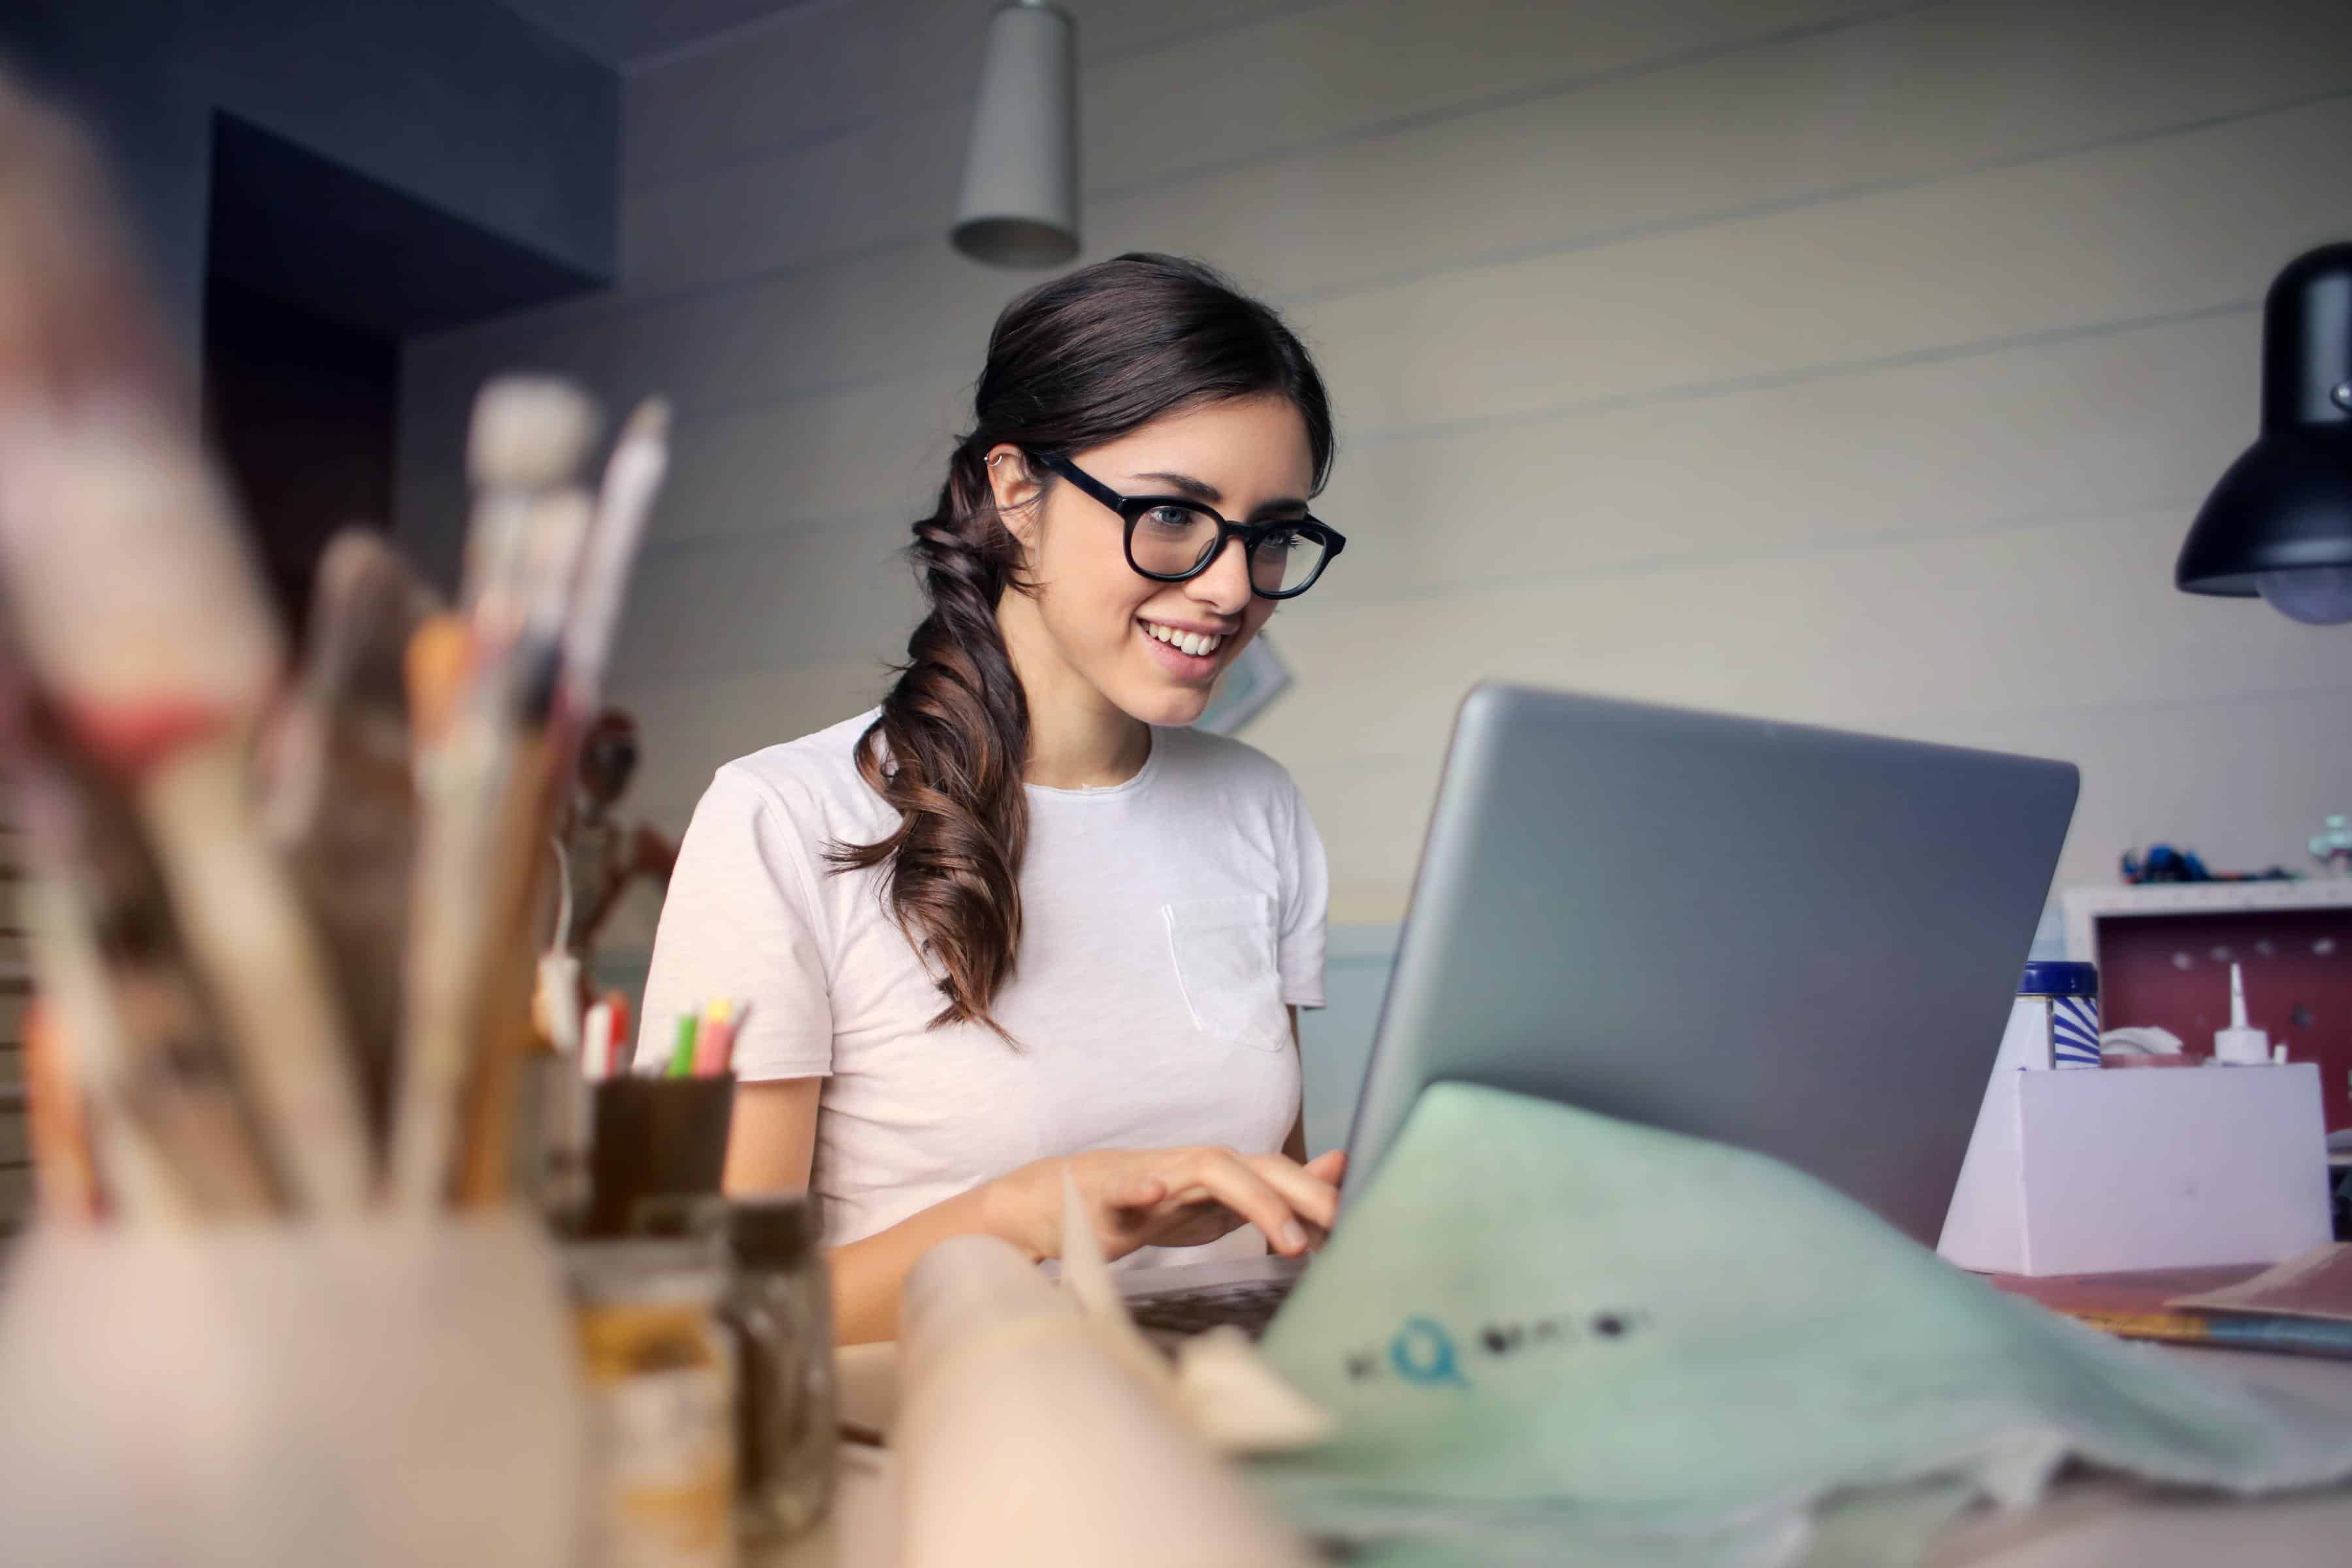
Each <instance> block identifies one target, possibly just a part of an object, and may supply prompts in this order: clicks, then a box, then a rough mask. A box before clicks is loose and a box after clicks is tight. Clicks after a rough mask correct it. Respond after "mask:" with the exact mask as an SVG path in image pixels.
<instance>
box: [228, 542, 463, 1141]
mask: <svg viewBox="0 0 2352 1568" xmlns="http://www.w3.org/2000/svg"><path fill="white" fill-rule="evenodd" d="M440 607H441V605H440V595H437V594H436V593H435V592H434V591H433V589H432V587H431V586H430V585H429V584H426V583H425V581H424V579H423V578H421V577H419V576H418V575H417V574H416V573H415V570H414V569H413V568H411V567H410V566H409V565H408V563H406V562H405V561H404V560H402V559H401V557H400V556H399V555H398V553H396V552H394V550H393V548H392V546H391V545H390V543H389V542H386V541H385V540H384V539H383V536H382V535H381V534H378V533H376V532H373V531H369V530H365V529H358V528H353V529H347V530H345V531H343V532H341V533H339V534H337V535H336V536H335V538H334V539H332V540H331V541H330V542H329V543H328V545H327V548H326V551H325V552H324V553H323V554H322V555H321V556H320V562H319V569H318V576H317V581H316V587H315V590H314V594H313V597H312V603H311V609H310V635H309V646H308V647H307V649H306V653H305V657H304V658H303V662H302V668H301V672H300V674H299V677H298V679H296V681H295V682H294V684H293V686H292V687H291V688H289V690H288V692H287V694H286V697H285V700H283V701H282V702H281V703H280V704H279V705H278V709H277V710H276V711H275V712H274V713H273V714H272V715H271V720H270V723H269V726H268V731H267V734H266V736H265V739H264V743H263V745H262V747H261V748H260V751H259V752H258V754H257V763H258V772H259V794H260V799H261V816H262V820H263V822H264V824H265V825H266V826H267V828H268V833H269V837H270V839H271V842H272V843H273V844H275V845H276V847H277V848H278V854H279V855H280V856H281V857H282V858H284V859H285V860H286V862H287V864H288V865H289V867H290V868H292V870H293V872H294V877H295V880H296V883H297V885H298V886H299V888H300V889H301V893H302V898H303V902H304V904H305V905H306V906H307V907H308V909H309V910H310V916H311V919H312V921H313V922H314V923H315V924H316V925H317V927H318V929H319V932H320V939H321V942H323V944H324V946H325V949H326V952H327V958H328V963H329V965H330V968H331V971H332V973H333V976H334V984H335V990H336V994H337V995H338V996H339V997H340V998H341V1002H342V1006H343V1012H344V1016H346V1018H347V1019H348V1020H349V1022H350V1026H351V1032H352V1049H353V1051H354V1053H355V1063H354V1066H355V1070H356V1073H357V1076H358V1079H359V1087H360V1091H361V1097H362V1103H363V1105H364V1107H365V1110H366V1113H367V1117H368V1124H369V1129H370V1131H371V1133H372V1140H371V1141H372V1142H373V1145H374V1146H375V1147H376V1148H378V1149H382V1148H384V1147H387V1146H388V1139H389V1130H390V1121H391V1111H392V1077H393V1070H394V1065H393V1064H394V1055H395V1051H396V1048H397V1045H398V1035H399V1019H400V985H401V972H400V956H399V955H400V944H401V942H402V941H403V940H404V937H405V935H406V933H407V930H408V897H409V889H410V868H411V866H412V865H413V863H414V860H415V843H416V822H415V818H416V791H415V784H414V782H413V774H412V770H411V768H410V736H409V729H410V723H409V712H408V700H407V694H406V680H405V677H404V662H405V659H406V657H407V649H408V646H409V643H410V641H411V639H412V638H413V637H415V633H416V630H417V628H418V627H419V626H423V625H424V624H425V621H426V620H427V619H428V618H429V617H431V616H433V615H435V614H436V612H437V611H438V610H439V609H440Z"/></svg>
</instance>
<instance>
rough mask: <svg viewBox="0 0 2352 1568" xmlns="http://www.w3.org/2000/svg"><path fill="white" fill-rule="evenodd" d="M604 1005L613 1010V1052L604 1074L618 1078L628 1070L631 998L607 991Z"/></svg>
mask: <svg viewBox="0 0 2352 1568" xmlns="http://www.w3.org/2000/svg"><path fill="white" fill-rule="evenodd" d="M604 1005H605V1006H607V1007H610V1008H611V1009H612V1010H613V1054H612V1057H611V1058H610V1059H609V1060H607V1061H606V1062H605V1064H604V1076H605V1077H606V1078H617V1077H618V1076H620V1075H621V1074H622V1073H625V1072H626V1071H628V1068H627V1066H626V1058H627V1056H628V1051H629V999H628V997H626V996H625V995H623V994H621V993H620V992H618V991H607V992H605V993H604Z"/></svg>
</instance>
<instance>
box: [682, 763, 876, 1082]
mask: <svg viewBox="0 0 2352 1568" xmlns="http://www.w3.org/2000/svg"><path fill="white" fill-rule="evenodd" d="M826 972H827V965H826V961H825V947H824V942H823V941H822V940H821V937H820V928H819V925H818V922H817V919H816V917H815V914H814V889H813V888H812V885H811V875H810V871H809V866H808V850H807V847H806V846H805V844H804V843H803V840H802V837H801V836H800V834H799V833H798V832H797V831H796V830H795V828H794V826H793V823H792V822H791V820H790V819H789V818H788V817H787V816H785V814H784V809H783V806H782V803H781V802H779V801H778V800H777V799H776V798H775V796H774V795H773V794H772V792H770V791H769V790H768V789H767V788H765V787H764V786H763V785H761V784H760V783H759V782H758V781H757V780H755V779H752V778H750V777H748V776H745V775H744V774H743V773H740V772H739V771H738V770H736V769H735V768H733V767H727V768H721V769H720V770H719V773H718V776H717V777H715V778H713V779H712V780H711V781H710V787H709V789H708V790H706V791H705V792H703V796H702V799H701V801H700V802H699V803H698V805H696V806H695V808H694V820H693V821H692V822H691V823H689V824H688V826H687V830H686V837H685V839H684V841H683V842H681V843H680V844H679V846H678V851H677V868H675V869H674V870H672V871H671V873H670V879H669V894H668V896H667V899H666V900H664V901H663V903H662V912H661V923H660V924H659V926H657V927H656V930H655V932H654V955H653V966H652V969H651V970H650V972H649V973H647V974H646V996H645V1006H644V1010H643V1014H642V1016H641V1020H640V1023H639V1026H638V1029H637V1050H636V1060H637V1062H638V1063H639V1065H641V1066H642V1065H644V1064H646V1063H647V1062H658V1061H666V1060H667V1058H668V1053H669V1049H670V1047H671V1044H672V1043H673V1042H674V1041H675V1040H676V1038H677V1020H678V1018H679V1016H681V1015H682V1014H685V1013H687V1012H688V1011H696V1012H698V1011H700V1010H701V1009H702V1008H704V1007H707V1006H708V1005H709V1004H710V1003H712V1002H713V1001H716V1000H717V999H719V998H720V997H722V996H723V997H726V998H727V999H728V1000H729V1001H730V1002H731V1003H732V1004H733V1005H735V1007H736V1009H737V1011H738V1013H739V1014H740V1015H741V1016H742V1020H743V1021H742V1024H741V1026H740V1030H739V1032H738V1033H737V1035H736V1037H735V1058H734V1067H735V1073H736V1076H737V1077H738V1078H740V1079H749V1080H757V1079H779V1078H813V1077H822V1076H824V1075H825V1074H828V1073H830V1072H831V1071H832V1070H833V1004H832V996H831V992H830V989H829V987H828V985H827V984H826V978H825V976H826ZM747 1006H748V1008H749V1011H748V1012H744V1011H743V1010H744V1009H745V1008H746V1007H747Z"/></svg>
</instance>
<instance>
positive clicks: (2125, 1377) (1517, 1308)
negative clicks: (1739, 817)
mask: <svg viewBox="0 0 2352 1568" xmlns="http://www.w3.org/2000/svg"><path fill="white" fill-rule="evenodd" d="M1265 1352H1266V1355H1267V1358H1268V1359H1269V1360H1270V1361H1271V1362H1272V1363H1274V1365H1275V1367H1276V1370H1277V1371H1279V1372H1281V1373H1283V1374H1285V1376H1286V1378H1287V1379H1288V1380H1289V1381H1290V1382H1291V1383H1292V1384H1294V1385H1296V1386H1297V1388H1298V1389H1299V1390H1300V1392H1302V1393H1303V1394H1306V1396H1307V1398H1308V1399H1310V1400H1312V1401H1313V1402H1315V1403H1316V1404H1318V1405H1321V1406H1322V1407H1323V1408H1324V1409H1325V1410H1327V1411H1328V1412H1330V1413H1331V1414H1332V1415H1334V1416H1336V1417H1337V1418H1338V1420H1339V1429H1340V1436H1339V1437H1338V1438H1337V1439H1336V1440H1335V1441H1333V1442H1331V1443H1330V1444H1328V1445H1326V1446H1324V1447H1320V1448H1318V1449H1315V1450H1311V1451H1308V1452H1306V1453H1302V1454H1297V1455H1292V1456H1287V1457H1284V1458H1275V1459H1267V1460H1263V1461H1260V1462H1259V1464H1258V1466H1257V1468H1256V1474H1257V1475H1258V1477H1259V1479H1261V1480H1262V1481H1263V1482H1264V1483H1265V1485H1266V1486H1268V1487H1269V1488H1270V1489H1272V1491H1273V1493H1274V1495H1276V1497H1277V1498H1278V1499H1279V1500H1281V1501H1282V1502H1283V1503H1284V1504H1285V1505H1286V1507H1287V1508H1288V1509H1289V1510H1291V1511H1292V1513H1293V1515H1294V1517H1295V1518H1297V1520H1298V1521H1300V1522H1301V1523H1303V1524H1304V1525H1306V1526H1307V1528H1309V1529H1312V1530H1315V1531H1319V1532H1324V1533H1328V1534H1333V1535H1338V1536H1341V1537H1346V1538H1350V1539H1354V1540H1358V1541H1360V1542H1370V1543H1373V1545H1374V1547H1375V1552H1374V1556H1373V1558H1372V1560H1374V1561H1380V1562H1384V1563H1385V1562H1391V1561H1400V1562H1415V1563H1450V1562H1461V1563H1472V1562H1475V1563H1489V1562H1515V1561H1527V1562H1530V1563H1533V1562H1542V1563H1617V1562H1624V1561H1642V1562H1664V1563H1678V1564H1689V1565H1692V1568H1699V1565H1705V1568H1727V1565H1731V1564H1738V1565H1740V1568H1749V1565H1757V1568H1763V1565H1776V1568H1777V1565H1779V1564H1784V1563H1799V1562H1811V1563H1826V1562H1832V1561H1834V1562H1850V1561H1851V1562H1872V1563H1901V1562H1905V1561H1913V1560H1916V1557H1917V1556H1918V1554H1919V1553H1920V1552H1922V1551H1923V1550H1924V1549H1925V1546H1926V1543H1927V1539H1928V1538H1929V1536H1930V1535H1931V1534H1932V1533H1933V1531H1935V1530H1936V1529H1937V1527H1938V1526H1939V1525H1940V1524H1941V1523H1942V1522H1944V1521H1946V1520H1948V1518H1949V1517H1950V1516H1951V1515H1952V1514H1953V1513H1954V1512H1955V1511H1957V1510H1958V1509H1959V1508H1961V1507H1962V1506H1964V1505H1966V1504H1967V1503H1969V1502H1970V1501H1972V1500H1976V1499H1979V1498H1984V1499H1990V1500H1992V1501H1994V1502H1997V1503H2000V1504H2002V1505H2004V1506H2023V1505H2025V1504H2028V1503H2031V1502H2032V1501H2034V1500H2037V1499H2038V1498H2039V1497H2040V1496H2041V1494H2042V1489H2044V1487H2045V1486H2046V1484H2047V1483H2048V1480H2049V1479H2050V1477H2051V1475H2052V1474H2053V1472H2054V1471H2055V1470H2056V1469H2057V1468H2058V1466H2059V1465H2060V1463H2061V1462H2062V1461H2063V1460H2064V1459H2066V1458H2068V1457H2070V1456H2074V1457H2079V1458H2084V1459H2086V1460H2089V1461H2091V1462H2093V1463H2095V1464H2098V1465H2102V1466H2105V1467H2109V1468H2114V1469H2116V1470H2119V1471H2124V1472H2128V1473H2130V1474H2133V1475H2137V1476H2140V1477H2145V1478H2148V1479H2156V1480H2160V1481H2166V1482H2173V1483H2179V1484H2186V1485H2204V1486H2210V1487H2215V1488H2219V1489H2225V1490H2228V1491H2233V1492H2242V1493H2252V1492H2257V1491H2263V1490H2270V1489H2286V1488H2294V1487H2308V1486H2315V1485H2320V1484H2325V1483H2327V1482H2330V1481H2333V1480H2336V1479H2341V1478H2344V1477H2346V1476H2347V1475H2352V1422H2347V1421H2345V1420H2344V1419H2342V1418H2341V1417H2340V1416H2336V1415H2330V1414H2329V1413H2327V1412H2326V1411H2325V1410H2323V1409H2321V1408H2320V1407H2318V1406H2316V1405H2308V1404H2305V1403H2302V1402H2299V1401H2290V1400H2287V1399H2284V1398H2283V1397H2272V1396H2268V1395H2258V1394H2254V1393H2252V1392H2250V1391H2247V1390H2244V1389H2242V1388H2240V1387H2238V1386H2237V1385H2235V1384H2226V1383H2222V1382H2220V1381H2214V1380H2210V1379H2209V1378H2207V1377H2204V1376H2201V1375H2199V1374H2195V1373H2190V1372H2189V1371H2188V1370H2186V1369H2185V1368H2183V1367H2181V1366H2180V1365H2179V1364H2178V1363H2174V1362H2172V1361H2169V1360H2167V1359H2165V1358H2164V1357H2163V1356H2162V1354H2161V1352H2154V1351H2150V1350H2147V1349H2145V1348H2142V1347H2137V1346H2131V1345H2126V1344H2122V1343H2119V1342H2115V1341H2112V1340H2109V1339H2106V1338H2105V1337H2104V1336H2102V1335H2099V1334H2097V1333H2095V1331H2090V1330H2088V1329H2084V1328H2082V1327H2079V1326H2077V1325H2075V1324H2074V1323H2071V1322H2067V1321H2063V1320H2062V1319H2060V1318H2057V1317H2055V1316H2054V1315H2053V1314H2051V1313H2049V1312H2046V1311H2044V1310H2042V1309H2040V1308H2038V1307H2035V1306H2033V1305H2032V1304H2031V1303H2028V1302H2023V1301H2018V1300H2010V1299H2008V1298H2005V1297H2003V1296H2002V1295H2000V1293H1999V1292H1998V1291H1995V1290H1994V1289H1991V1288H1990V1287H1989V1286H1987V1285H1986V1284H1984V1283H1983V1282H1982V1281H1980V1280H1978V1279H1972V1278H1970V1277H1969V1276H1967V1275H1965V1274H1962V1273H1960V1272H1959V1271H1958V1270H1957V1269H1954V1268H1950V1267H1948V1265H1946V1264H1944V1263H1943V1262H1941V1261H1939V1260H1938V1259H1937V1258H1936V1257H1935V1256H1934V1255H1933V1254H1932V1253H1930V1252H1928V1251H1927V1249H1925V1248H1923V1247H1918V1246H1916V1245H1915V1244H1914V1243H1913V1242H1911V1241H1910V1240H1908V1239H1907V1238H1906V1237H1902V1236H1901V1235H1899V1234H1897V1233H1896V1232H1895V1231H1894V1230H1893V1229H1891V1228H1890V1227H1888V1226H1885V1224H1884V1223H1883V1222H1881V1221H1880V1220H1879V1219H1878V1218H1877V1217H1876V1216H1875V1215H1872V1214H1870V1213H1869V1212H1868V1211H1867V1210H1865V1209H1864V1208H1862V1207H1861V1206H1860V1205H1856V1204H1855V1203H1853V1202H1852V1201H1851V1200H1849V1199H1847V1198H1845V1197H1843V1195H1841V1194H1837V1193H1835V1192H1833V1191H1832V1190H1830V1189H1829V1188H1827V1187H1825V1186H1823V1185H1822V1184H1820V1183H1818V1182H1816V1181H1814V1180H1813V1179H1812V1178H1811V1177H1809V1176H1805V1175H1802V1174H1801V1173H1797V1172H1795V1171H1793V1170H1791V1169H1790V1168H1789V1167H1787V1166H1784V1165H1781V1164H1780V1163H1777V1162H1774V1161H1771V1160H1768V1159H1764V1158H1762V1157H1760V1156H1758V1155H1753V1154H1749V1153H1746V1152H1740V1151H1738V1150H1733V1149H1728V1148H1725V1147H1722V1146H1720V1145H1716V1144H1709V1143H1705V1142H1697V1141H1695V1140H1692V1139H1687V1138H1682V1137H1677V1136H1675V1135H1672V1134H1668V1133H1664V1132H1659V1131H1654V1130H1652V1129H1647V1128H1642V1127H1636V1126H1633V1125H1630V1124H1627V1123H1622V1122H1617V1121H1610V1120H1608V1119H1606V1118H1603V1117H1599V1116H1595V1115H1591V1114H1590V1113H1587V1112H1583V1111H1579V1110H1571V1109H1570V1108H1567V1107H1563V1106H1559V1105H1554V1104H1550V1103H1548V1102H1544V1101H1539V1100H1528V1099H1525V1098H1522V1097H1520V1096H1517V1095H1513V1094H1508V1093H1505V1092H1503V1091H1500V1090H1496V1089H1483V1088H1477V1087H1474V1086H1470V1085H1460V1084H1446V1085H1440V1086H1438V1087H1436V1088H1434V1089H1431V1090H1430V1091H1429V1092H1428V1094H1426V1095H1425V1096H1424V1097H1423V1100H1422V1101H1421V1103H1420V1105H1419V1106H1418V1107H1417V1108H1416V1110H1415V1111H1414V1113H1413V1117H1412V1121H1411V1122H1410V1123H1409V1124H1408V1125H1407V1127H1406V1129H1405V1131H1404V1133H1403V1134H1402V1138H1401V1140H1400V1142H1399V1143H1398V1144H1397V1146H1396V1148H1395V1149H1394V1150H1393V1151H1392V1152H1391V1154H1390V1156H1389V1159H1388V1162H1387V1163H1386V1164H1385V1165H1384V1166H1383V1167H1382V1168H1381V1172H1380V1173H1379V1175H1378V1176H1377V1177H1376V1178H1375V1180H1374V1181H1373V1182H1372V1184H1371V1185H1370V1189H1369V1190H1368V1191H1367V1192H1365V1193H1363V1194H1360V1196H1358V1197H1357V1198H1356V1200H1355V1201H1354V1202H1352V1203H1351V1204H1350V1205H1349V1214H1348V1216H1347V1218H1346V1220H1345V1221H1344V1222H1343V1223H1342V1224H1341V1225H1340V1226H1339V1229H1338V1231H1337V1232H1336V1233H1335V1234H1334V1237H1333V1240H1332V1243H1331V1246H1330V1247H1329V1248H1328V1250H1327V1251H1326V1252H1325V1254H1324V1256H1323V1257H1322V1258H1321V1259H1320V1260H1319V1261H1318V1263H1317V1265H1316V1266H1315V1268H1312V1269H1310V1270H1308V1271H1307V1275H1306V1277H1305V1279H1303V1280H1302V1281H1301V1283H1300V1285H1299V1287H1298V1289H1297V1293H1296V1295H1294V1296H1293V1298H1292V1299H1291V1301H1290V1303H1289V1305H1288V1307H1287V1308H1286V1310H1285V1311H1284V1312H1283V1313H1282V1314H1281V1315H1280V1316H1279V1317H1278V1318H1277V1319H1276V1321H1275V1323H1274V1326H1273V1329H1272V1331H1270V1332H1269V1334H1268V1336H1267V1338H1266V1342H1265Z"/></svg>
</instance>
